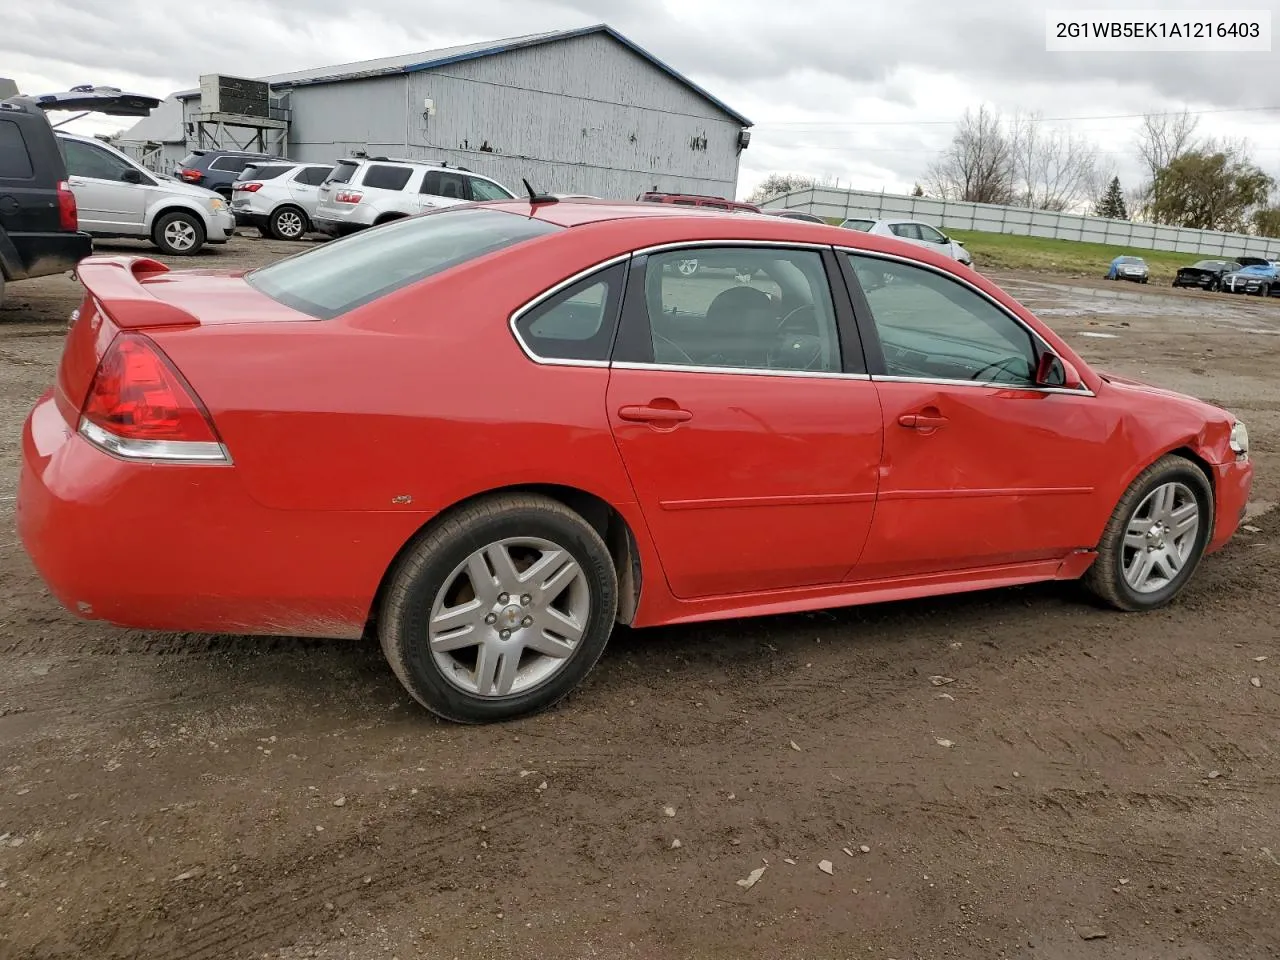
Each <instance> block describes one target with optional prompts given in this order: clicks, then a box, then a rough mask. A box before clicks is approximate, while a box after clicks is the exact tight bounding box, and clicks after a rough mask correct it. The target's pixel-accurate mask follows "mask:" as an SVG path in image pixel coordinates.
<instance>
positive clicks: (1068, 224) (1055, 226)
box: [765, 188, 1280, 259]
mask: <svg viewBox="0 0 1280 960" xmlns="http://www.w3.org/2000/svg"><path fill="white" fill-rule="evenodd" d="M765 206H767V207H784V208H787V209H797V210H804V211H807V212H809V213H814V214H817V215H818V216H820V217H839V218H840V219H842V220H845V219H849V218H850V217H870V218H872V219H904V220H923V221H925V222H926V223H932V224H935V225H937V226H939V227H943V228H944V229H950V230H982V231H985V232H987V233H1009V234H1016V235H1018V236H1024V237H1050V238H1054V239H1058V240H1083V241H1087V242H1090V243H1106V244H1113V245H1116V246H1130V247H1133V248H1135V249H1141V250H1172V251H1175V252H1178V253H1189V254H1204V255H1209V256H1226V257H1231V256H1255V257H1266V258H1267V259H1276V258H1280V239H1272V238H1268V237H1253V236H1249V235H1248V234H1243V233H1218V232H1217V231H1214V230H1193V229H1190V228H1188V227H1160V226H1155V225H1154V224H1150V223H1133V222H1131V221H1129V220H1108V219H1105V218H1103V217H1086V216H1081V215H1080V214H1074V213H1053V212H1050V211H1047V210H1031V209H1028V208H1027V207H1007V206H1003V205H1000V204H994V203H967V202H964V201H960V200H930V199H928V198H927V197H904V196H900V195H897V194H891V193H871V192H869V191H863V190H837V189H832V188H818V189H813V190H794V191H792V192H791V193H787V194H783V195H782V196H780V197H774V198H773V199H772V200H770V201H768V203H766V204H765Z"/></svg>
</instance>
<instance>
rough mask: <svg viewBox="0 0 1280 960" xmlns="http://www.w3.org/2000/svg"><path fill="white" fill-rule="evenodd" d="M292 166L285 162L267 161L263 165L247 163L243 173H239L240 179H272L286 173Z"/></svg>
mask: <svg viewBox="0 0 1280 960" xmlns="http://www.w3.org/2000/svg"><path fill="white" fill-rule="evenodd" d="M292 169H293V167H292V166H291V165H289V164H287V163H268V164H264V165H263V166H260V167H259V166H257V165H255V164H252V163H251V164H249V165H248V166H247V167H245V168H244V173H242V174H240V179H241V180H274V179H275V178H276V177H278V176H280V175H281V174H282V173H287V172H288V171H290V170H292Z"/></svg>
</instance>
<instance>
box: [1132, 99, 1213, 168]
mask: <svg viewBox="0 0 1280 960" xmlns="http://www.w3.org/2000/svg"><path fill="white" fill-rule="evenodd" d="M1199 125H1200V118H1199V117H1197V116H1194V115H1193V114H1192V113H1191V111H1190V110H1186V109H1184V110H1183V111H1182V113H1148V114H1147V115H1146V116H1144V117H1143V118H1142V127H1141V128H1140V129H1139V130H1138V156H1139V157H1140V158H1141V159H1142V162H1143V164H1144V165H1145V166H1146V168H1147V177H1148V178H1149V179H1150V180H1155V178H1156V177H1157V176H1158V175H1159V173H1160V171H1161V170H1163V169H1164V168H1165V167H1167V166H1168V165H1169V164H1170V163H1172V162H1173V161H1174V160H1176V159H1177V158H1178V157H1180V156H1182V154H1184V153H1186V152H1187V151H1189V150H1192V149H1194V148H1195V146H1196V127H1198V126H1199Z"/></svg>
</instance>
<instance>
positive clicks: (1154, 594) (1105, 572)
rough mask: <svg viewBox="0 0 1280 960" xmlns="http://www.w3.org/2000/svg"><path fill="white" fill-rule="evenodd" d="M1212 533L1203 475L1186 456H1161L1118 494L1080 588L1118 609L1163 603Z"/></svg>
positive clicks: (1174, 592) (1179, 584) (1210, 493)
mask: <svg viewBox="0 0 1280 960" xmlns="http://www.w3.org/2000/svg"><path fill="white" fill-rule="evenodd" d="M1212 531H1213V489H1212V488H1211V487H1210V485H1209V480H1208V478H1206V477H1205V475H1204V473H1203V472H1201V470H1200V468H1199V467H1197V466H1196V465H1195V464H1194V463H1192V462H1191V461H1190V460H1187V459H1186V458H1185V457H1179V456H1174V455H1170V456H1167V457H1163V458H1162V459H1160V460H1158V461H1156V462H1155V463H1154V464H1152V465H1151V466H1149V467H1148V468H1147V469H1146V470H1144V471H1142V473H1141V474H1139V475H1138V478H1137V479H1136V480H1134V481H1133V483H1132V484H1130V486H1129V489H1128V490H1127V491H1125V494H1124V496H1123V497H1121V498H1120V503H1119V504H1117V506H1116V509H1115V512H1114V513H1113V514H1112V515H1111V520H1110V521H1109V522H1108V523H1107V527H1106V530H1104V531H1103V534H1102V540H1101V541H1100V542H1099V543H1098V559H1097V560H1096V561H1094V564H1093V566H1092V567H1090V568H1089V572H1088V573H1087V574H1085V580H1084V582H1085V586H1086V587H1087V588H1088V589H1089V590H1090V592H1092V593H1093V594H1094V595H1095V596H1097V597H1098V598H1099V599H1101V600H1103V601H1104V602H1106V603H1107V604H1109V605H1110V606H1112V607H1115V608H1116V609H1118V610H1126V611H1137V610H1153V609H1155V608H1156V607H1162V606H1164V605H1165V604H1166V603H1168V602H1169V601H1170V600H1172V599H1173V598H1174V596H1176V595H1177V593H1178V592H1179V591H1180V590H1181V589H1182V588H1183V586H1185V585H1186V582H1187V581H1188V580H1189V579H1190V578H1191V574H1192V573H1193V572H1194V571H1195V568H1196V566H1197V565H1198V564H1199V562H1200V558H1201V556H1203V555H1204V548H1205V545H1206V544H1207V543H1208V542H1209V536H1210V534H1211V533H1212Z"/></svg>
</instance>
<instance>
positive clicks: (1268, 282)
mask: <svg viewBox="0 0 1280 960" xmlns="http://www.w3.org/2000/svg"><path fill="white" fill-rule="evenodd" d="M1222 289H1223V290H1225V291H1226V292H1227V293H1252V294H1255V295H1257V296H1259V297H1270V296H1272V295H1273V294H1280V274H1278V273H1277V272H1276V267H1275V264H1272V263H1268V262H1263V263H1253V264H1250V265H1249V266H1247V267H1241V268H1240V269H1239V270H1233V271H1231V272H1230V273H1228V274H1227V275H1226V276H1224V277H1223V278H1222Z"/></svg>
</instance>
